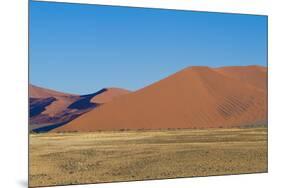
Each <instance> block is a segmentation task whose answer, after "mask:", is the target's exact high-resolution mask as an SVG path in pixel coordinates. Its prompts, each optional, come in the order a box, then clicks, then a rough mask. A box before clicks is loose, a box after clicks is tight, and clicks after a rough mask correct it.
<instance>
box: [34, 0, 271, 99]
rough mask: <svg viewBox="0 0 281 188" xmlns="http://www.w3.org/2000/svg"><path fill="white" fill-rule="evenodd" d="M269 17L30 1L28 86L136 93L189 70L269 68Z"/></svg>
mask: <svg viewBox="0 0 281 188" xmlns="http://www.w3.org/2000/svg"><path fill="white" fill-rule="evenodd" d="M266 52H267V17H265V16H251V15H237V14H236V15H235V14H220V13H206V12H191V11H175V10H161V9H144V8H127V7H111V6H98V5H81V4H65V3H48V2H31V3H30V82H31V83H32V84H35V85H38V86H42V87H47V88H52V89H56V90H59V91H65V92H70V93H76V94H87V93H93V92H95V91H97V90H99V89H101V88H104V87H121V88H126V89H129V90H137V89H140V88H142V87H144V86H146V85H149V84H151V83H153V82H155V81H158V80H160V79H162V78H165V77H166V76H169V75H171V74H173V73H175V72H177V71H179V70H181V69H183V68H185V67H188V66H197V65H204V66H211V67H218V66H228V65H253V64H255V65H263V66H266V64H267V61H266V54H267V53H266Z"/></svg>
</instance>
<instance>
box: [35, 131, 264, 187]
mask: <svg viewBox="0 0 281 188" xmlns="http://www.w3.org/2000/svg"><path fill="white" fill-rule="evenodd" d="M29 162H30V168H29V172H30V176H29V185H30V187H38V186H53V185H62V184H64V185H68V184H86V183H101V182H117V181H133V180H149V179H163V178H179V177H195V176H213V175H228V174H244V173H258V172H267V128H266V127H263V126H262V127H259V126H258V127H252V128H228V129H223V128H221V129H185V130H182V129H181V130H177V129H169V130H168V129H165V130H123V131H96V132H69V133H43V134H30V156H29Z"/></svg>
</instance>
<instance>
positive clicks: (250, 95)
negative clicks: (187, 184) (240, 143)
mask: <svg viewBox="0 0 281 188" xmlns="http://www.w3.org/2000/svg"><path fill="white" fill-rule="evenodd" d="M266 122H267V70H266V68H264V67H260V66H245V67H242V66H241V67H222V68H209V67H190V68H186V69H184V70H182V71H180V72H177V73H175V74H173V75H171V76H169V77H167V78H165V79H163V80H160V81H158V82H156V83H154V84H152V85H150V86H148V87H145V88H143V89H140V90H138V91H136V92H132V93H129V94H126V95H123V96H120V97H118V98H116V100H112V101H110V102H108V103H106V104H104V105H102V106H100V107H98V108H96V109H94V110H91V111H89V112H88V113H85V114H83V115H81V116H80V117H78V118H76V119H75V120H73V121H70V122H69V123H67V124H66V125H64V126H61V127H58V128H56V129H54V130H53V131H55V132H61V131H85V132H86V131H96V130H120V129H168V128H220V127H225V128H227V127H240V126H253V125H260V124H265V123H266Z"/></svg>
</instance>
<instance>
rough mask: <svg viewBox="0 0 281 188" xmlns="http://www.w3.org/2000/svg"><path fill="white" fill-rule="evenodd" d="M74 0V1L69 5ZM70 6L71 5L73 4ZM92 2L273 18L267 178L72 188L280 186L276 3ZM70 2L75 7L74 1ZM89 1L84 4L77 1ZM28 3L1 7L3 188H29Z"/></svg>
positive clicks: (20, 0)
mask: <svg viewBox="0 0 281 188" xmlns="http://www.w3.org/2000/svg"><path fill="white" fill-rule="evenodd" d="M69 1H71V0H69ZM69 1H68V2H69ZM87 1H88V3H89V2H91V3H96V4H108V5H109V4H111V5H125V6H134V7H154V8H155V7H158V8H170V9H187V10H202V11H203V10H204V11H213V12H232V13H248V14H268V15H269V173H268V174H252V175H235V176H218V177H205V178H185V179H174V180H155V181H139V182H130V183H109V184H93V185H81V186H70V187H95V188H109V187H116V188H123V187H124V188H129V187H130V188H131V187H136V188H142V187H146V188H150V187H151V188H152V187H153V188H154V187H164V188H170V187H177V188H181V187H182V188H186V187H195V188H197V187H198V188H206V187H216V188H225V187H228V188H238V187H239V188H240V187H241V188H242V187H255V188H259V187H261V188H264V187H281V183H280V182H281V181H280V171H281V169H280V167H281V162H280V161H281V149H280V144H281V135H280V134H281V118H280V107H281V97H280V96H281V87H280V80H281V58H280V54H281V52H280V49H281V46H280V44H281V37H280V35H281V34H280V33H281V24H280V20H281V15H280V8H279V7H280V1H278V0H267V1H265V0H118V1H117V0H111V1H109V0H103V1H102V0H91V1H90V0H87ZM72 2H74V1H73V0H72ZM75 2H86V0H80V1H79V0H75ZM27 13H28V12H27V0H7V1H1V6H0V24H1V29H0V41H1V42H0V50H1V51H0V52H1V53H0V86H1V92H0V101H1V103H0V104H1V107H0V114H1V124H0V126H1V129H0V130H1V131H0V134H1V135H0V149H1V150H0V151H1V155H0V177H1V181H0V187H12V188H19V187H27V185H26V183H27V124H26V123H24V122H27V105H28V103H27V62H28V61H27V52H28V51H27V44H28V40H27Z"/></svg>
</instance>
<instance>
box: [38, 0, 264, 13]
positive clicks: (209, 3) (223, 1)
mask: <svg viewBox="0 0 281 188" xmlns="http://www.w3.org/2000/svg"><path fill="white" fill-rule="evenodd" d="M40 1H55V2H69V3H87V4H103V5H122V6H130V7H150V8H165V9H178V10H196V11H209V12H228V13H244V14H262V15H266V14H268V12H269V11H268V8H269V3H268V0H258V1H256V0H40Z"/></svg>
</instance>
